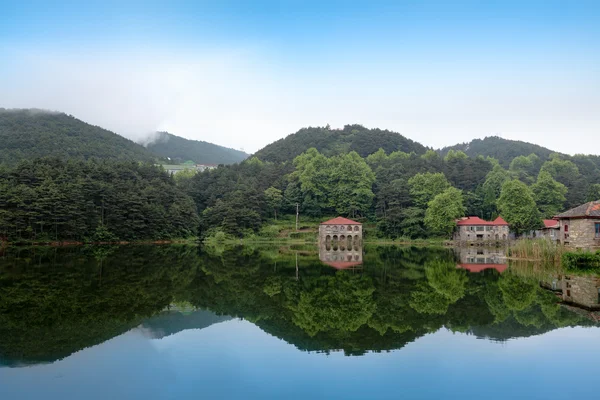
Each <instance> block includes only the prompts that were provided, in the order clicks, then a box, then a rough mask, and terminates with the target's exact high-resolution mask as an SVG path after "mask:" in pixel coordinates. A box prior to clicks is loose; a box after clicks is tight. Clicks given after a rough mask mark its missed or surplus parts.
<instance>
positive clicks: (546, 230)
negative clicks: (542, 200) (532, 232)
mask: <svg viewBox="0 0 600 400" xmlns="http://www.w3.org/2000/svg"><path fill="white" fill-rule="evenodd" d="M540 236H541V237H543V238H548V239H550V240H552V241H559V236H560V224H559V223H558V221H557V220H555V219H545V220H544V227H543V228H542V229H541V230H540Z"/></svg>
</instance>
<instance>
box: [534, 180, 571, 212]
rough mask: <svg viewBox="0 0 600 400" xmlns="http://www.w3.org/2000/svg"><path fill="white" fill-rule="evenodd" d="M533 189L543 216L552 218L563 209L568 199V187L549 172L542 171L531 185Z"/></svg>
mask: <svg viewBox="0 0 600 400" xmlns="http://www.w3.org/2000/svg"><path fill="white" fill-rule="evenodd" d="M531 190H532V191H533V198H534V200H535V202H536V204H537V206H538V209H539V210H540V213H541V215H542V218H552V217H554V216H555V215H556V214H558V213H559V212H560V211H562V209H563V207H564V204H565V200H566V197H565V195H566V194H567V187H566V186H565V185H563V184H562V183H560V182H557V181H555V180H554V179H553V178H552V176H551V175H550V173H549V172H547V171H544V170H542V171H540V174H539V175H538V178H537V181H536V182H535V184H534V185H532V186H531Z"/></svg>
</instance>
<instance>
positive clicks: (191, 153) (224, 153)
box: [147, 132, 248, 164]
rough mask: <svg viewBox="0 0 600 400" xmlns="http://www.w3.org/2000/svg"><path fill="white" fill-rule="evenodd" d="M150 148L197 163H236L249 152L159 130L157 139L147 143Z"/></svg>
mask: <svg viewBox="0 0 600 400" xmlns="http://www.w3.org/2000/svg"><path fill="white" fill-rule="evenodd" d="M147 147H148V150H150V151H152V152H153V153H156V154H158V155H160V156H163V157H169V158H171V160H173V161H174V162H175V163H183V162H185V161H188V160H191V161H194V162H195V163H197V164H234V163H237V162H240V161H243V160H245V159H246V158H247V157H248V154H246V153H244V152H243V151H239V150H235V149H230V148H227V147H223V146H219V145H216V144H213V143H208V142H203V141H199V140H188V139H185V138H182V137H179V136H175V135H172V134H170V133H168V132H158V136H157V137H156V139H155V140H154V141H153V142H151V143H149V144H148V145H147Z"/></svg>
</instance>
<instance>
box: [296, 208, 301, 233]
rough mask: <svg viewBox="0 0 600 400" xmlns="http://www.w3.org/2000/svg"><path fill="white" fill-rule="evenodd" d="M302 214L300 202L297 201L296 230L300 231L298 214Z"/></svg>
mask: <svg viewBox="0 0 600 400" xmlns="http://www.w3.org/2000/svg"><path fill="white" fill-rule="evenodd" d="M299 215H300V204H298V203H296V232H298V216H299Z"/></svg>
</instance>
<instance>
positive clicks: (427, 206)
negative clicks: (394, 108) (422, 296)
mask: <svg viewBox="0 0 600 400" xmlns="http://www.w3.org/2000/svg"><path fill="white" fill-rule="evenodd" d="M47 118H50V117H47ZM56 118H58V117H56ZM50 119H52V118H50ZM59 119H61V121H62V119H66V120H67V122H69V121H71V119H69V118H66V117H60V118H59ZM9 122H10V124H13V125H15V124H21V125H23V124H25V125H24V126H25V128H27V126H28V125H27V122H23V121H21V120H16V121H13V122H14V123H13V122H11V121H9ZM59 122H60V121H59ZM67 122H64V124H66V125H65V127H69V129H76V128H75V127H71V125H68V124H67ZM57 124H58V122H57ZM61 124H62V122H61ZM10 126H12V125H10ZM49 126H50V127H51V128H52V129H53V130H57V129H58V128H57V126H58V127H63V125H60V124H58V125H56V126H55V125H52V124H51V125H49ZM25 128H23V129H25ZM34 128H35V129H34ZM11 129H13V128H11ZM15 129H16V128H15ZM27 129H28V128H27ZM31 129H33V130H34V131H35V132H36V134H38V133H39V132H38V131H40V132H42V131H43V127H42V126H41V125H39V124H38V125H35V126H34V127H32V128H31ZM61 129H62V128H61ZM65 129H67V128H65ZM58 130H60V129H58ZM61 132H62V131H61ZM60 134H62V135H64V132H62V133H60V132H59V133H56V135H60ZM82 140H83V139H81V138H79V139H78V143H79V142H81V141H82ZM80 144H81V143H80ZM517 144H518V143H517ZM517 144H513V143H512V142H506V143H505V144H504V146H513V145H514V146H516V145H517ZM23 146H24V145H22V144H19V145H18V146H17V147H19V148H21V147H23ZM81 146H83V144H81ZM311 146H313V147H311ZM84 147H85V146H84ZM103 148H104V147H103ZM111 148H112V147H111ZM525 148H529V147H525ZM36 149H37V150H39V151H40V152H39V153H38V152H36V153H35V154H32V155H31V156H32V157H33V156H38V155H41V154H44V152H43V151H42V150H43V146H36ZM52 149H53V148H52ZM52 149H51V148H48V150H49V154H54V152H53V150H52ZM86 149H87V147H86ZM519 149H520V150H522V148H519ZM37 150H36V151H37ZM50 150H52V151H50ZM138 150H139V149H138ZM520 150H519V151H520ZM80 153H81V152H77V153H74V154H73V155H72V156H71V155H70V153H66V154H64V155H63V154H62V153H61V155H60V157H63V158H65V157H67V158H68V157H75V158H78V159H79V158H89V157H94V154H95V153H93V152H91V151H87V150H86V151H84V152H82V153H81V154H80ZM23 154H29V153H23ZM442 154H443V155H442ZM508 154H511V152H510V151H505V152H497V153H494V155H497V156H498V157H499V158H498V159H495V158H491V157H483V156H480V155H478V156H467V154H465V153H464V152H462V151H460V150H454V149H450V150H448V151H444V152H435V151H433V150H430V149H427V148H425V147H424V146H422V145H419V144H418V143H416V142H412V141H410V140H407V139H406V138H403V137H402V136H401V135H398V134H395V133H393V132H388V131H381V130H377V129H372V130H370V129H366V128H364V127H362V126H359V125H348V126H346V127H344V129H340V130H334V129H331V128H330V127H323V128H307V129H303V130H301V131H299V132H298V133H296V134H294V135H290V136H288V137H287V138H286V139H282V140H281V141H278V142H276V143H274V144H273V145H270V146H267V147H266V148H265V149H263V150H262V151H259V152H258V153H256V156H254V157H252V158H250V159H248V160H245V161H243V162H241V163H239V164H234V165H222V166H219V167H218V168H216V169H214V170H210V171H205V172H202V173H198V174H185V173H181V174H180V175H175V177H170V176H169V175H168V174H167V173H166V172H164V171H161V170H160V168H159V167H154V166H152V165H149V164H143V163H142V164H138V163H136V162H127V161H106V160H105V161H98V160H89V161H75V160H73V159H71V160H68V161H64V160H61V161H58V160H56V159H35V160H26V161H22V162H21V164H18V165H15V164H14V163H15V162H16V161H17V160H18V159H22V157H21V158H19V157H20V156H19V157H18V155H17V156H15V158H14V159H12V158H11V160H9V161H7V164H5V165H4V166H2V165H0V240H4V241H6V240H10V241H13V242H14V241H41V242H48V241H79V242H81V241H84V242H89V241H96V242H97V241H103V242H106V241H119V240H126V241H135V240H165V239H171V238H179V237H186V238H187V237H190V236H194V235H198V236H199V237H200V238H201V239H205V238H211V237H216V236H217V235H218V236H219V237H221V238H222V237H227V238H234V239H240V238H245V239H249V240H250V239H252V240H258V239H260V240H263V239H267V238H270V239H273V240H275V239H277V240H279V239H284V238H287V239H289V240H309V239H310V238H312V237H314V233H313V232H312V231H309V232H304V231H302V230H301V229H300V230H299V232H292V230H291V229H288V228H282V227H281V226H280V225H279V220H283V221H289V219H290V218H292V219H294V221H295V215H296V211H298V212H299V215H300V224H301V225H302V224H304V223H305V222H312V221H322V220H324V219H326V218H328V217H330V216H337V215H342V216H345V217H350V218H353V219H356V220H358V221H359V222H362V223H363V226H365V234H366V235H367V236H366V237H365V240H375V238H377V239H380V240H385V241H401V242H406V241H412V240H432V239H433V240H437V238H440V237H441V238H445V239H449V238H450V235H451V232H452V229H453V227H454V224H455V220H456V219H457V218H460V217H462V216H465V215H473V216H479V217H481V218H483V219H487V220H491V219H493V218H495V217H496V216H498V215H500V214H502V216H503V217H504V219H505V220H506V221H507V222H508V223H509V224H510V226H511V229H512V231H513V232H515V233H517V234H521V233H526V232H529V231H530V230H533V229H537V228H540V227H541V225H542V224H541V219H542V218H547V217H551V216H552V215H553V214H555V213H556V212H558V211H560V210H563V209H565V208H569V207H572V206H574V205H579V204H581V203H583V202H584V201H585V200H588V199H597V197H598V196H600V157H593V156H581V157H579V156H576V157H570V156H565V155H559V154H550V153H548V154H546V153H544V154H542V155H541V156H538V155H536V154H530V155H528V156H525V155H518V156H516V157H512V158H509V156H508ZM101 155H102V156H106V154H105V153H101ZM128 157H129V156H128ZM115 158H119V157H118V154H116V155H115ZM6 165H10V166H6ZM294 224H295V222H294ZM293 231H295V226H294V229H293ZM220 232H222V233H220Z"/></svg>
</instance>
